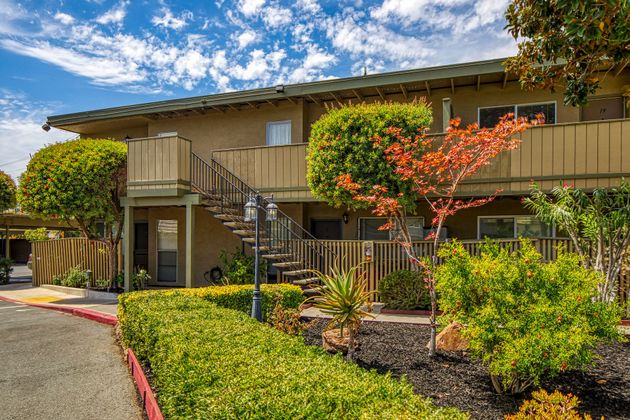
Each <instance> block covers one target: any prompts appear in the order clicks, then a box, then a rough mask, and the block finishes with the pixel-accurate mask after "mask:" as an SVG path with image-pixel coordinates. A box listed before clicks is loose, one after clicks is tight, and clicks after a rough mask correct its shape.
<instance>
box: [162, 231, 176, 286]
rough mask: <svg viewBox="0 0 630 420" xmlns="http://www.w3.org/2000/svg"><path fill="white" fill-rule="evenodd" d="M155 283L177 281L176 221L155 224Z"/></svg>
mask: <svg viewBox="0 0 630 420" xmlns="http://www.w3.org/2000/svg"><path fill="white" fill-rule="evenodd" d="M157 254H158V255H157V262H158V269H157V281H160V282H176V281H177V220H158V222H157Z"/></svg>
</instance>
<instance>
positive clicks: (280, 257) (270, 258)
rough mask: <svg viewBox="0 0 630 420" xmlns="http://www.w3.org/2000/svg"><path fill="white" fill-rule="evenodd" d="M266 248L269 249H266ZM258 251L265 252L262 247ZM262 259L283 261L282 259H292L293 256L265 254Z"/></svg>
mask: <svg viewBox="0 0 630 420" xmlns="http://www.w3.org/2000/svg"><path fill="white" fill-rule="evenodd" d="M267 248H269V247H267ZM260 250H261V251H265V250H264V249H263V247H262V246H261V247H260ZM267 251H268V249H267ZM262 257H263V258H266V259H268V260H284V259H287V258H292V257H293V254H265V255H263V256H262Z"/></svg>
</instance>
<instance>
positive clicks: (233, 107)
mask: <svg viewBox="0 0 630 420" xmlns="http://www.w3.org/2000/svg"><path fill="white" fill-rule="evenodd" d="M228 106H229V107H230V109H233V110H234V111H240V109H239V108H237V107H235V106H234V105H232V104H228Z"/></svg>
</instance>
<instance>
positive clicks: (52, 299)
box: [20, 296, 61, 303]
mask: <svg viewBox="0 0 630 420" xmlns="http://www.w3.org/2000/svg"><path fill="white" fill-rule="evenodd" d="M58 300H61V299H59V298H58V297H56V296H39V297H32V298H22V299H20V301H22V302H30V303H38V302H56V301H58Z"/></svg>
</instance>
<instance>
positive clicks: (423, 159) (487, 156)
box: [337, 114, 544, 356]
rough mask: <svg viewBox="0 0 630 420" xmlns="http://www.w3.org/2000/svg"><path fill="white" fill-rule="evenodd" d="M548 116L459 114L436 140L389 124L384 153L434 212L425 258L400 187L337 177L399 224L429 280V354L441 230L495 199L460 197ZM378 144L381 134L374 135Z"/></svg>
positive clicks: (399, 236)
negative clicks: (489, 123)
mask: <svg viewBox="0 0 630 420" xmlns="http://www.w3.org/2000/svg"><path fill="white" fill-rule="evenodd" d="M542 122H544V120H543V117H542V116H537V119H536V120H533V121H528V120H527V119H526V118H514V115H513V114H507V115H505V116H504V117H503V118H501V120H500V121H499V122H498V123H497V125H496V126H494V127H492V128H481V129H480V128H479V126H478V124H476V123H475V124H470V125H468V126H466V127H465V128H462V127H461V121H460V119H459V118H456V119H453V120H451V121H450V126H449V128H448V130H447V132H446V134H445V135H444V137H442V138H441V141H439V142H437V141H435V138H434V137H429V136H427V135H426V134H425V133H423V132H420V133H418V134H416V135H414V136H404V135H402V134H401V132H400V129H398V128H396V127H390V128H389V129H388V134H389V135H390V136H393V137H394V138H395V142H394V143H391V144H390V145H389V146H388V147H387V148H386V149H385V151H384V158H385V159H386V160H387V162H388V164H389V165H390V166H391V167H392V171H393V172H394V173H395V174H397V175H398V176H399V177H400V179H401V180H403V181H405V182H409V183H411V185H412V188H411V191H412V194H413V195H414V196H415V197H413V198H414V199H415V200H416V201H421V200H424V201H426V202H427V203H428V205H429V208H430V209H431V211H432V212H433V214H434V217H433V220H432V221H431V224H432V226H433V228H434V229H433V230H432V233H431V235H430V236H429V237H427V238H426V239H432V240H433V248H432V255H431V258H430V260H428V261H427V260H423V259H421V258H420V256H419V255H418V254H417V252H416V249H415V248H414V247H413V246H412V241H411V235H410V233H409V229H408V227H407V223H406V216H407V210H406V209H405V206H403V205H402V204H401V203H402V202H403V200H405V201H407V202H408V201H409V197H403V195H402V193H400V194H398V196H394V197H392V196H391V195H390V194H388V190H387V188H386V187H383V186H380V185H375V186H373V187H372V189H371V191H370V193H369V194H365V193H364V194H361V193H360V192H359V191H360V189H361V185H360V184H358V183H356V182H354V181H353V180H352V178H351V176H350V175H349V174H342V175H340V176H339V177H338V178H337V185H338V186H339V187H343V188H345V189H347V190H348V191H350V192H353V193H354V194H355V195H354V196H353V198H354V199H355V200H357V201H361V202H365V203H368V204H369V205H370V206H371V207H372V208H373V210H372V212H373V213H374V214H375V215H377V216H385V217H387V219H388V221H387V223H386V224H385V225H383V226H381V227H380V228H379V229H381V230H395V231H396V240H397V241H398V242H399V243H400V244H401V245H402V247H403V248H404V250H405V252H406V254H407V256H408V257H409V259H410V260H411V262H412V264H413V265H414V266H415V267H416V268H417V269H419V270H423V271H424V273H425V282H426V286H427V288H428V290H429V295H430V297H431V318H430V321H431V341H430V344H429V354H430V355H431V356H433V355H435V336H436V326H437V325H436V311H437V298H436V293H435V279H434V276H433V271H434V268H435V266H436V264H437V249H438V244H439V238H440V232H441V230H442V227H443V226H444V222H445V220H446V219H447V217H449V216H452V215H454V214H455V213H457V212H458V211H460V210H463V209H467V208H472V207H479V206H481V205H484V204H486V203H488V202H490V201H492V200H493V199H494V198H495V196H496V194H497V193H499V192H500V191H499V190H498V191H496V192H495V193H494V194H492V195H489V196H485V197H473V198H469V199H465V198H457V197H458V196H459V188H460V186H461V184H462V182H463V181H464V180H466V179H468V178H470V177H472V176H473V175H475V174H476V173H477V172H479V170H480V169H481V168H483V167H486V166H488V165H490V164H491V163H492V160H493V159H494V158H495V157H496V156H497V155H499V154H500V153H502V152H505V151H509V150H513V149H516V148H517V147H518V146H519V140H518V139H516V138H514V136H515V135H516V134H518V133H521V132H523V131H525V130H526V129H527V128H528V127H529V126H530V125H532V124H539V123H542ZM372 140H373V141H374V142H375V143H376V144H377V145H378V144H379V142H380V137H378V136H375V137H374V138H373V139H372Z"/></svg>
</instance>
